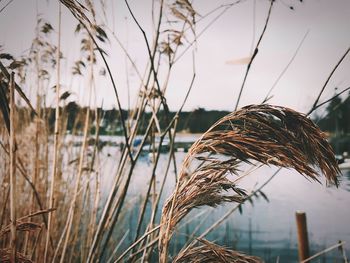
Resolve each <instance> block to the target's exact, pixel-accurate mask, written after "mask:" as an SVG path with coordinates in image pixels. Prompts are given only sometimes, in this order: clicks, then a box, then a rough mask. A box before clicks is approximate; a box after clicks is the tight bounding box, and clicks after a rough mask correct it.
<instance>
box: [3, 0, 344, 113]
mask: <svg viewBox="0 0 350 263" xmlns="http://www.w3.org/2000/svg"><path fill="white" fill-rule="evenodd" d="M7 2H8V0H2V1H1V2H0V9H1V8H2V7H4V6H5V4H6V3H7ZM99 2H100V1H96V3H97V4H98V3H99ZM129 2H130V6H131V8H132V9H133V11H134V13H135V16H136V17H137V19H138V20H139V21H140V23H141V24H142V25H143V26H144V28H145V31H146V34H147V36H148V38H149V39H151V38H152V31H151V29H152V26H151V25H152V16H151V3H152V1H143V0H142V1H141V0H130V1H129ZM230 2H233V1H213V0H194V1H193V6H194V8H195V9H196V10H197V12H198V13H199V14H200V15H205V14H206V13H207V12H209V11H210V10H213V9H214V8H215V7H218V6H220V5H221V4H225V3H230ZM105 3H106V7H107V9H106V10H107V12H106V13H107V20H106V19H105V18H104V17H103V14H102V13H100V15H99V19H100V20H101V21H104V22H106V24H107V26H108V29H107V30H106V31H107V33H108V34H109V38H110V40H111V41H110V43H109V44H108V45H105V46H104V48H105V49H106V50H107V53H108V54H109V56H108V61H109V63H110V64H111V67H112V70H113V75H114V77H115V80H116V83H117V86H118V91H119V93H120V96H121V99H122V106H123V108H126V107H127V105H128V100H127V94H128V93H127V88H126V87H127V84H126V83H127V78H126V71H127V72H128V76H129V78H128V81H129V86H130V92H131V103H132V102H133V101H135V96H136V91H137V90H138V88H139V83H140V82H139V80H138V77H137V75H136V73H135V72H134V70H133V69H132V67H131V66H130V63H127V66H125V65H126V64H125V61H126V59H125V55H124V53H123V52H122V51H121V50H120V48H119V46H118V45H117V42H116V41H115V39H114V38H113V36H112V34H111V31H114V32H115V34H116V36H117V37H118V38H119V39H120V41H122V42H123V44H124V45H125V46H126V47H127V49H128V51H129V53H130V55H131V57H132V59H133V60H134V61H135V63H136V65H137V66H138V67H139V70H140V72H143V71H144V68H145V66H146V61H147V49H146V45H145V43H144V41H143V39H142V35H141V33H140V31H139V30H137V28H136V25H135V23H134V22H133V20H132V19H131V17H130V14H129V13H128V11H127V9H126V6H125V2H124V1H122V0H114V1H113V0H106V1H105ZM98 5H99V4H98ZM290 5H292V6H293V8H294V10H291V9H290V8H289V6H290ZM57 6H58V3H57V1H52V0H51V1H46V0H38V1H35V0H26V1H23V0H14V1H13V2H11V4H10V5H9V6H8V7H7V8H6V9H4V10H3V11H2V12H1V13H0V36H1V38H0V45H2V46H3V52H8V53H12V54H14V55H16V56H19V55H21V54H25V52H27V51H28V49H29V47H30V45H31V41H32V39H33V37H34V32H35V24H36V14H37V10H39V13H41V16H42V17H44V18H45V19H47V20H48V21H50V22H51V23H52V25H53V26H54V28H55V29H57V9H58V8H57ZM268 8H269V1H267V0H247V1H242V2H241V3H239V4H237V5H234V6H233V7H232V8H230V9H229V10H227V11H226V12H225V13H224V14H223V15H222V16H221V17H220V18H219V19H218V20H217V21H216V22H215V23H213V25H211V26H210V27H209V28H208V29H207V30H206V31H205V32H204V33H203V34H202V35H201V36H200V38H199V39H198V41H197V44H196V49H195V62H196V64H195V68H196V79H195V83H194V86H193V90H192V93H191V94H190V96H189V99H188V101H187V104H186V106H185V110H192V109H194V108H198V107H203V108H206V109H220V110H233V109H234V106H235V103H236V100H237V96H238V92H239V89H240V86H241V83H242V81H243V77H244V73H245V70H246V67H247V65H246V64H244V63H243V64H242V63H240V61H242V59H243V60H244V58H247V57H249V56H250V55H251V51H252V46H253V45H255V44H256V42H257V40H258V38H259V36H260V34H261V31H262V29H263V26H264V22H265V20H266V16H267V12H268ZM62 10H63V29H62V51H63V53H64V56H65V59H64V60H62V65H63V74H62V80H61V82H62V84H63V87H64V89H66V90H73V91H74V92H75V93H76V95H75V98H76V99H78V100H79V101H85V100H86V93H87V92H86V89H85V88H84V87H85V84H86V80H84V79H83V78H77V77H74V78H72V76H71V74H70V71H71V66H72V62H73V61H74V60H77V59H79V57H80V55H79V41H80V38H79V36H74V34H73V31H74V29H75V27H76V24H77V23H76V21H75V20H74V18H73V17H72V15H71V14H70V13H69V12H68V11H67V10H66V8H65V7H63V9H62ZM222 10H223V9H219V10H218V11H217V12H215V13H213V14H212V15H211V16H208V17H206V18H205V19H203V20H202V21H199V22H198V23H197V26H196V30H197V34H198V33H199V32H201V31H202V30H203V29H204V28H205V27H206V26H207V25H208V24H209V23H210V22H211V21H212V19H214V18H215V16H216V15H218V14H219V13H220V11H222ZM109 30H111V31H109ZM188 34H191V33H190V32H188ZM305 35H306V38H305V40H304V42H303V44H302V46H301V47H300V50H299V52H298V53H297V55H296V57H295V59H294V60H293V62H292V63H291V65H290V66H289V67H288V69H287V71H286V72H285V73H284V75H283V76H282V78H281V79H280V80H279V81H278V83H277V85H276V86H275V88H274V90H273V92H272V95H273V98H272V99H271V100H270V103H272V104H278V105H284V106H288V107H292V108H294V109H296V110H299V111H303V112H306V111H308V109H309V108H310V107H311V105H312V103H313V102H314V100H315V98H316V97H317V94H318V92H319V90H320V89H321V87H322V86H323V84H324V82H325V81H326V79H327V77H328V75H329V73H330V72H331V71H332V69H333V68H334V66H335V64H336V63H337V62H338V60H339V59H340V57H341V56H342V55H343V54H344V52H345V51H346V50H347V49H348V47H349V46H350V1H348V0H334V1H329V0H306V1H296V0H295V1H287V0H283V1H281V0H277V1H276V3H275V4H274V7H273V9H272V13H271V18H270V22H269V24H268V27H267V30H266V33H265V35H264V37H263V39H262V42H261V46H260V49H259V53H258V55H257V57H256V59H255V60H254V62H253V64H252V67H251V71H250V74H249V75H248V79H247V82H246V87H245V89H244V91H243V94H242V99H241V102H240V106H243V105H246V104H252V103H260V102H261V101H262V100H263V98H264V97H265V96H266V94H267V92H268V90H269V89H270V88H271V87H272V86H273V85H274V83H275V82H276V80H277V79H278V77H279V75H280V74H281V72H282V71H283V70H284V69H285V67H286V65H287V64H288V63H289V62H290V61H291V59H292V57H293V55H294V53H295V52H296V50H297V48H298V46H299V45H300V43H301V41H302V39H303V38H304V37H305ZM189 38H190V37H189ZM52 41H53V42H55V41H56V37H55V35H54V36H53V37H52ZM182 50H183V48H182ZM180 51H181V50H180ZM180 53H181V52H180ZM162 63H164V66H166V61H165V59H164V60H163V61H162ZM101 65H102V64H101ZM192 70H193V67H192V53H191V49H190V50H189V52H187V53H185V55H184V56H183V57H182V58H181V59H180V60H179V61H178V62H177V63H176V64H175V66H174V71H173V73H172V75H171V78H170V81H169V86H168V89H167V93H166V97H167V101H168V103H169V105H170V109H171V110H177V109H178V107H179V106H180V105H181V103H182V100H183V98H184V96H185V94H186V90H187V88H188V87H189V84H190V81H191V78H192V74H193V71H192ZM54 81H55V79H54V77H53V79H52V83H54ZM96 82H97V83H96V87H97V97H96V102H97V104H98V105H101V102H102V101H103V105H104V106H105V107H108V108H110V107H113V106H116V102H115V97H114V93H113V90H112V87H111V85H110V82H109V81H108V79H107V80H104V79H102V78H100V77H99V78H97V81H96ZM349 86H350V56H349V57H347V58H346V59H345V60H344V62H343V64H342V65H341V66H340V67H339V69H338V70H337V72H336V73H335V74H334V77H333V78H332V79H331V81H330V82H329V85H328V87H327V89H326V91H325V93H324V96H323V97H322V100H324V99H327V98H329V97H331V96H332V95H333V94H334V92H335V91H334V88H335V87H338V90H342V89H344V88H347V87H349ZM24 89H25V90H26V92H29V91H30V87H24Z"/></svg>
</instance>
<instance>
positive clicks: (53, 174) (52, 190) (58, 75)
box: [44, 3, 62, 263]
mask: <svg viewBox="0 0 350 263" xmlns="http://www.w3.org/2000/svg"><path fill="white" fill-rule="evenodd" d="M61 17H62V10H61V3H58V44H57V50H56V52H57V53H56V62H57V71H56V111H55V130H54V145H53V163H52V172H51V183H50V194H49V208H53V207H54V201H55V179H56V171H57V166H58V164H57V162H58V145H59V141H58V140H59V121H60V106H59V104H60V80H61V63H60V60H61V54H60V53H61ZM52 217H53V214H52V213H49V215H48V227H47V232H46V243H45V252H44V262H45V263H46V262H47V259H48V253H49V252H48V251H49V240H50V234H51V224H52V220H53V218H52Z"/></svg>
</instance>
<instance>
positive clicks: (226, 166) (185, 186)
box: [158, 104, 340, 263]
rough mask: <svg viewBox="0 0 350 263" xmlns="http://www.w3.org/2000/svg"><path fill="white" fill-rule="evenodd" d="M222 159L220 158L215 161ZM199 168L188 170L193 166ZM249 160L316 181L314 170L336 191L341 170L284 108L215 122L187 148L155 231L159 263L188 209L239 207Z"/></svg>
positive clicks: (309, 125) (311, 128)
mask: <svg viewBox="0 0 350 263" xmlns="http://www.w3.org/2000/svg"><path fill="white" fill-rule="evenodd" d="M220 156H225V158H220ZM196 160H197V161H201V162H202V163H201V165H199V166H197V167H195V168H193V165H194V164H193V163H194V162H195V161H196ZM251 160H255V161H258V162H260V163H262V164H265V165H276V166H280V167H286V168H293V169H295V170H296V171H297V172H299V173H300V174H302V175H304V176H307V177H309V178H311V179H312V180H315V181H319V180H318V176H319V175H318V172H317V171H316V170H315V168H314V167H315V166H316V167H318V168H319V169H320V170H321V172H322V174H324V175H325V177H326V179H327V182H328V183H332V184H335V185H336V186H338V174H339V173H340V170H339V168H338V165H337V162H336V160H335V157H334V153H333V151H332V149H331V147H330V145H329V143H328V142H327V141H326V138H325V136H324V134H323V133H322V132H321V130H320V129H319V128H318V127H317V126H316V125H315V124H314V123H313V122H312V121H311V120H310V119H308V118H306V117H305V116H304V115H302V114H300V113H298V112H296V111H294V110H291V109H289V108H285V107H280V106H272V105H264V104H263V105H250V106H246V107H244V108H242V109H241V110H238V111H236V112H233V113H231V114H229V115H227V116H225V117H223V118H222V119H220V120H219V121H218V122H216V123H215V124H214V125H213V126H212V127H211V128H209V130H208V131H207V132H205V133H204V134H203V135H202V136H201V138H200V139H198V140H197V141H196V142H195V143H194V144H193V145H192V147H191V148H190V150H189V152H188V154H187V156H186V158H185V160H184V162H183V165H182V169H181V171H180V174H179V180H178V183H177V186H176V189H175V191H174V193H173V194H172V195H171V196H170V197H169V198H168V200H167V201H166V203H165V205H164V207H163V211H162V216H161V222H160V225H161V228H160V232H159V244H158V246H159V258H160V262H162V263H164V262H167V256H168V255H167V248H168V245H169V241H170V239H171V236H172V234H173V232H174V229H175V227H176V225H177V224H178V222H179V221H180V220H181V219H182V218H183V217H184V216H185V215H187V214H188V213H189V212H190V211H191V210H192V209H193V208H196V207H200V206H203V205H208V206H213V207H215V206H218V205H220V204H222V203H224V202H236V203H241V202H243V200H244V198H245V196H246V194H245V190H244V189H241V188H239V187H238V185H237V183H238V182H237V181H239V180H234V181H232V180H230V179H229V176H237V175H238V164H239V163H240V162H245V163H248V164H251Z"/></svg>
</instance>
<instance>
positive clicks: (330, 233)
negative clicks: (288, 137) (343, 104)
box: [100, 135, 350, 262]
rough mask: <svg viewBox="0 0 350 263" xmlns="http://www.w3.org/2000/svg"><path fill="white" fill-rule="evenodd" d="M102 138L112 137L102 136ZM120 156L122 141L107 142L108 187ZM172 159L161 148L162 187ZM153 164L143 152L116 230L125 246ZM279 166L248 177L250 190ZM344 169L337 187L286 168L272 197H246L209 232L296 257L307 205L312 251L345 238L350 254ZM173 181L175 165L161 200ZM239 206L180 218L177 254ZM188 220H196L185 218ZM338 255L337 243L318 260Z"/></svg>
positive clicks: (260, 252) (223, 240)
mask: <svg viewBox="0 0 350 263" xmlns="http://www.w3.org/2000/svg"><path fill="white" fill-rule="evenodd" d="M196 138H198V136H196V135H177V140H179V141H194V140H195V139H196ZM101 139H102V140H104V139H108V138H107V137H105V138H104V137H102V138H101ZM109 140H112V141H114V142H116V143H119V142H120V141H121V138H119V137H110V138H109ZM185 155H186V153H183V152H177V153H176V163H177V169H179V168H180V166H181V163H182V161H183V159H184V158H185ZM119 158H120V149H119V147H115V146H105V147H104V148H103V149H102V151H101V153H100V160H101V172H102V180H103V181H102V190H103V192H104V193H107V192H108V190H109V189H110V185H111V182H112V180H113V176H114V175H115V173H116V169H117V164H118V161H119ZM167 160H168V155H167V154H161V156H160V161H159V167H158V169H157V172H156V174H157V179H156V181H157V185H156V186H157V189H159V187H160V182H161V180H162V178H163V176H164V171H165V168H166V164H167ZM152 168H153V163H152V157H151V156H150V155H149V154H144V155H143V156H141V157H140V160H139V161H138V163H137V166H136V168H135V173H134V175H133V178H132V181H131V187H130V189H129V192H128V196H127V204H126V206H125V207H126V208H127V212H125V213H124V214H123V217H122V222H123V223H121V224H119V228H118V229H117V230H116V232H115V239H116V240H118V239H120V238H121V236H123V235H124V234H125V233H127V234H126V238H125V241H124V243H123V244H122V246H121V248H120V250H123V247H124V248H125V247H128V244H130V242H132V240H133V237H134V231H135V229H134V226H135V225H137V218H138V213H139V208H140V204H141V202H142V197H143V196H144V195H145V194H146V191H147V187H148V182H149V179H150V176H151V172H152ZM243 168H244V167H243ZM276 170H277V168H276V167H267V166H264V167H262V168H260V169H259V170H257V171H256V172H254V173H253V174H252V175H250V176H248V177H246V178H245V179H244V182H243V183H242V185H241V186H242V187H244V188H245V189H246V190H247V191H248V192H249V191H250V190H252V189H254V188H256V187H258V186H259V185H261V184H262V183H264V182H265V181H266V180H268V178H269V177H270V176H271V175H272V174H273V173H274V172H275V171H276ZM342 172H343V176H342V179H341V183H340V187H339V188H335V187H327V186H326V184H325V182H324V180H322V184H319V183H317V182H310V181H308V180H307V179H306V178H304V177H303V176H301V175H300V174H298V173H296V172H295V171H293V170H289V169H282V170H281V171H280V172H279V174H277V176H275V177H274V178H273V179H272V181H271V182H270V183H269V184H268V185H266V186H265V187H264V188H263V189H262V190H263V192H264V193H265V194H266V196H267V197H268V199H269V202H267V201H266V200H264V199H263V198H259V199H257V198H254V199H253V201H254V202H253V204H250V203H249V202H246V203H245V204H244V205H243V213H242V214H240V213H239V211H238V210H237V211H236V212H234V213H233V214H232V215H231V216H230V217H229V218H228V219H227V220H226V221H225V222H224V223H223V224H222V225H221V226H220V227H218V228H217V229H216V230H215V231H214V232H212V233H210V234H209V235H208V236H206V238H207V239H208V240H211V241H215V242H216V243H217V244H220V245H225V246H227V247H229V248H233V249H237V250H239V251H244V252H246V253H248V254H252V255H257V256H260V257H262V258H263V259H264V260H265V261H266V262H277V261H278V260H279V262H296V261H297V260H298V251H297V236H296V224H295V212H296V211H304V212H306V214H307V223H308V232H309V243H310V247H311V255H312V254H314V253H316V252H318V251H321V250H323V249H325V248H327V247H329V246H332V245H334V244H336V243H337V242H338V241H339V240H342V241H345V242H346V244H345V248H346V250H347V254H348V256H350V253H349V252H350V227H349V222H350V171H349V170H347V171H346V170H344V171H342ZM174 186H175V175H174V166H173V165H172V166H171V168H170V172H169V175H168V180H167V183H166V186H165V191H164V193H163V196H162V198H161V202H164V200H165V198H166V197H168V196H169V195H170V193H171V192H172V191H173V189H174ZM234 206H235V204H226V205H224V206H220V207H217V208H215V209H213V208H208V207H204V208H201V209H196V210H194V211H192V212H191V213H190V215H188V216H187V217H186V218H184V219H183V220H182V221H181V222H180V223H179V227H178V230H177V233H176V235H175V236H174V237H173V239H172V243H171V248H170V252H171V253H172V255H176V253H177V251H179V249H181V247H182V246H183V245H184V244H185V242H186V241H187V240H188V239H189V236H190V235H191V234H192V232H193V230H194V229H195V228H198V229H197V232H196V234H195V236H199V235H200V234H201V233H202V232H203V231H204V230H206V229H207V228H208V227H209V226H210V225H211V224H213V223H214V222H215V221H216V220H217V219H219V218H220V217H221V216H222V215H223V214H224V213H225V212H226V211H228V210H230V209H231V208H232V207H234ZM148 217H149V211H148V213H147V214H146V218H148ZM158 218H159V214H158ZM189 220H191V222H190V223H186V222H188V221H189ZM146 221H147V220H146ZM123 224H124V225H123ZM337 259H338V260H340V259H341V254H340V252H339V251H338V250H337V249H335V250H333V251H332V252H330V253H327V254H326V255H325V256H323V257H320V261H318V260H316V261H315V262H331V261H332V262H334V260H337Z"/></svg>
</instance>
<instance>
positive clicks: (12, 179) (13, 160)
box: [9, 73, 17, 263]
mask: <svg viewBox="0 0 350 263" xmlns="http://www.w3.org/2000/svg"><path fill="white" fill-rule="evenodd" d="M9 83H10V84H9V90H10V216H11V220H10V222H11V244H10V248H11V263H15V262H16V254H17V252H16V251H17V248H16V246H17V244H16V242H17V241H16V240H17V239H16V236H17V235H16V221H17V218H16V206H17V202H16V200H17V192H16V150H17V149H16V148H17V147H16V127H15V112H16V105H15V74H14V73H11V78H10V82H9Z"/></svg>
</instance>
